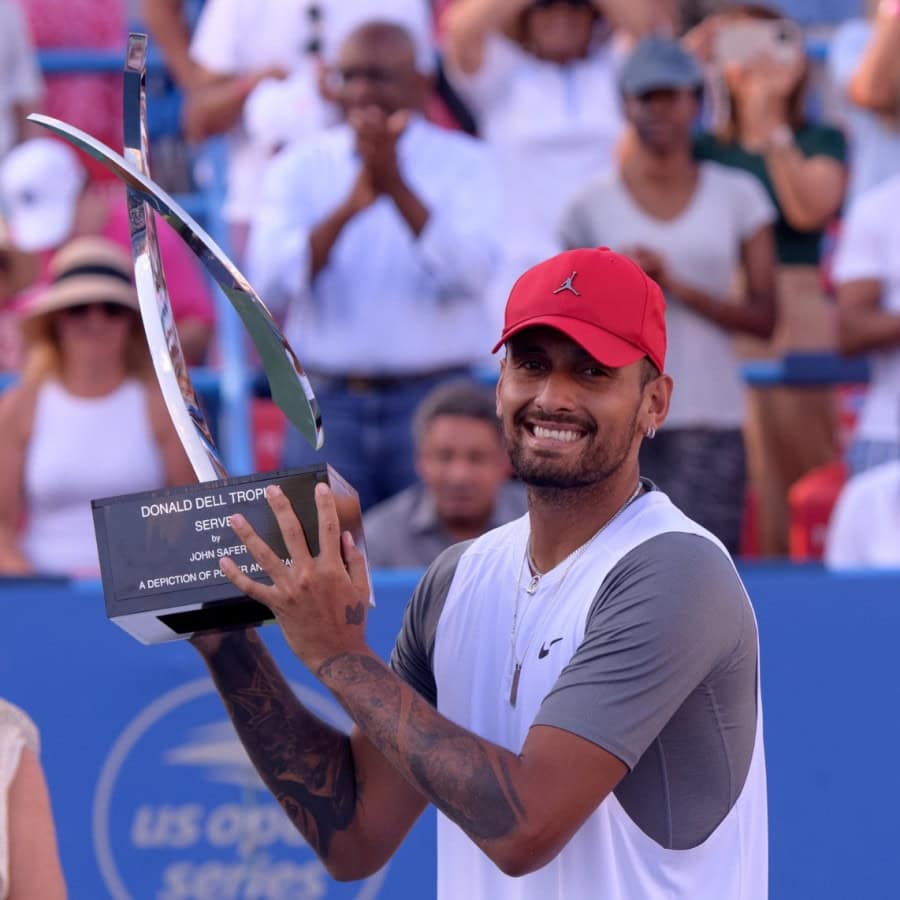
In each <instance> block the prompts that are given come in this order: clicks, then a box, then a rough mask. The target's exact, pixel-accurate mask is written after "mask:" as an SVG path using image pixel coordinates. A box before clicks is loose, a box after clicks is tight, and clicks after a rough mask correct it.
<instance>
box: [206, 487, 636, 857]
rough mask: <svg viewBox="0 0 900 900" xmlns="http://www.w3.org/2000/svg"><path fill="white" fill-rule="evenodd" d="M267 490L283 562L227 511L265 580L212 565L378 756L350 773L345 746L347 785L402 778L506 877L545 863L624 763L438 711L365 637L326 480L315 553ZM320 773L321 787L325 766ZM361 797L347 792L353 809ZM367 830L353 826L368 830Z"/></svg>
mask: <svg viewBox="0 0 900 900" xmlns="http://www.w3.org/2000/svg"><path fill="white" fill-rule="evenodd" d="M267 496H268V500H269V504H270V506H271V507H272V511H273V512H274V513H275V516H276V518H277V519H278V522H279V526H280V528H281V532H282V535H283V537H284V540H285V545H286V546H287V548H288V551H289V553H290V556H291V559H292V560H293V565H292V566H285V565H283V563H282V562H281V560H280V559H279V558H278V557H277V556H276V554H275V553H274V552H273V551H272V550H271V548H269V547H268V545H267V544H266V543H265V542H264V541H263V540H262V539H261V538H260V537H259V536H258V535H257V534H256V533H255V532H254V530H253V529H252V528H251V527H250V525H249V524H248V523H247V522H246V520H244V519H243V518H242V517H241V516H238V515H233V516H232V518H231V522H232V526H233V527H234V529H235V532H236V533H237V535H238V536H239V537H240V538H241V540H242V541H243V542H244V543H245V544H246V546H247V548H248V550H249V551H250V552H251V553H252V555H253V557H254V558H255V559H256V560H257V562H258V563H259V564H260V565H261V566H262V567H263V568H264V569H265V571H266V572H267V573H268V574H269V575H270V577H271V578H272V582H273V583H272V585H271V586H269V585H264V584H260V583H259V582H256V581H253V580H252V579H250V578H249V577H247V576H246V575H244V574H243V573H242V572H241V571H240V569H239V568H238V567H237V566H236V565H235V564H234V563H233V562H232V561H231V560H229V559H227V558H225V559H223V560H222V562H221V565H222V570H223V572H224V573H225V574H226V576H227V577H228V578H229V580H230V581H231V582H232V583H233V584H234V585H235V586H236V587H238V588H239V589H240V590H241V591H243V592H244V593H246V594H247V595H248V596H250V597H253V598H254V599H256V600H258V601H259V602H261V603H264V604H266V605H267V606H268V607H269V608H270V609H271V610H272V611H273V613H274V614H275V617H276V619H277V620H278V623H279V625H280V626H281V629H282V632H283V633H284V636H285V639H286V640H287V642H288V644H289V645H290V647H291V649H292V650H293V651H294V652H295V653H296V654H297V656H298V657H299V658H300V659H301V660H302V662H303V663H304V664H305V665H306V666H307V667H308V668H309V670H310V671H311V672H312V673H313V674H314V675H316V676H317V677H318V678H319V680H320V681H321V682H322V683H323V684H324V685H325V686H326V687H328V688H329V689H330V690H331V691H332V692H333V693H334V695H335V696H336V697H337V699H338V700H339V701H340V703H341V704H342V705H343V706H344V708H345V709H346V710H347V712H348V713H349V714H350V716H351V718H352V719H353V720H354V722H355V723H356V725H357V727H358V729H359V732H360V733H361V735H364V736H365V738H367V739H368V740H367V743H366V744H363V745H362V746H368V747H371V748H372V750H373V755H377V756H378V757H380V759H381V761H382V767H381V768H377V767H376V766H375V765H374V764H373V765H372V766H371V773H372V774H371V778H370V777H369V774H368V772H367V773H366V774H361V773H360V771H359V762H360V756H359V755H358V754H357V752H356V745H354V750H353V753H352V755H351V758H352V760H353V762H354V764H355V765H356V766H357V770H356V778H355V783H356V785H357V788H356V790H357V792H359V791H360V790H363V791H365V792H366V795H367V793H368V792H369V791H372V792H373V793H374V792H377V793H378V795H379V796H388V797H390V796H391V793H390V792H391V791H392V790H394V787H390V788H388V787H387V786H389V785H396V782H397V781H400V782H401V783H403V782H404V781H405V783H406V784H408V785H410V786H412V787H414V788H415V789H416V791H418V792H419V793H420V794H421V796H423V797H424V798H426V799H427V800H429V801H431V802H432V803H434V804H435V806H437V807H438V808H439V809H440V810H441V811H442V812H444V813H445V814H446V815H447V816H448V817H449V818H450V819H452V820H453V821H454V822H455V823H456V824H457V825H459V827H460V828H462V829H463V830H464V831H465V832H466V833H467V834H468V835H469V836H470V837H471V838H472V840H473V841H475V842H476V843H477V844H478V846H479V847H481V849H482V850H483V851H484V852H485V853H486V854H487V855H488V856H489V857H490V858H491V859H492V860H493V861H494V862H495V863H496V864H497V865H498V866H499V867H500V868H501V869H502V870H503V871H504V872H506V873H507V874H510V875H521V874H525V873H527V872H531V871H534V870H535V869H538V868H540V867H541V866H543V865H545V864H546V863H547V862H549V861H550V860H551V859H552V858H553V857H554V856H555V855H556V854H557V853H558V852H559V851H560V850H561V849H562V848H563V847H564V846H565V844H566V843H567V842H568V840H569V838H571V836H572V835H573V834H574V833H575V831H577V829H578V828H579V827H580V825H581V824H582V822H583V821H584V820H585V819H586V818H587V816H588V815H590V814H591V813H592V812H593V811H594V810H595V809H596V808H597V806H598V805H599V804H600V803H601V802H602V801H603V799H604V798H605V797H606V796H607V794H608V793H609V792H610V791H611V790H612V789H613V788H614V787H615V785H616V784H617V783H618V781H619V780H620V779H621V778H622V776H623V775H624V774H625V771H626V767H625V764H624V763H622V762H621V761H620V760H619V759H617V758H616V757H615V756H613V755H611V754H610V753H607V752H606V751H605V750H603V749H602V748H600V747H598V746H597V745H596V744H593V743H590V742H589V741H587V740H585V739H583V738H580V737H577V736H575V735H573V734H571V733H569V732H566V731H562V730H561V729H557V728H551V727H548V726H540V725H538V726H534V727H532V729H531V730H530V732H529V734H528V737H527V739H526V741H525V744H524V746H523V747H522V750H521V752H520V753H519V754H515V753H512V752H510V751H509V750H506V749H504V748H502V747H499V746H498V745H496V744H493V743H491V742H490V741H487V740H485V739H484V738H481V737H479V736H478V735H476V734H473V733H472V732H470V731H467V730H466V729H464V728H461V727H460V726H458V725H456V724H455V723H453V722H451V721H450V720H448V719H446V718H445V717H443V716H441V715H440V714H439V713H438V712H437V711H436V710H435V709H434V708H433V707H432V706H431V705H430V704H429V703H428V702H427V701H425V700H424V699H423V698H422V697H421V696H420V695H419V694H417V693H416V692H415V691H414V690H413V689H412V688H411V687H410V686H409V685H408V684H406V683H405V682H404V681H403V680H402V679H401V678H399V677H398V676H397V675H395V674H394V673H393V672H391V671H390V670H389V669H388V668H387V666H385V664H384V663H383V662H382V661H381V660H380V659H378V657H377V656H376V655H375V654H374V653H373V652H372V651H371V650H370V649H369V648H368V646H367V645H366V642H365V618H366V608H367V606H366V602H365V601H366V599H367V597H368V593H369V588H368V579H367V574H366V567H365V560H364V559H363V557H362V555H361V554H360V552H359V551H358V550H357V549H356V547H354V545H353V542H352V539H351V538H350V536H349V534H347V533H345V534H344V535H343V536H342V535H341V534H340V527H339V524H338V518H337V512H336V510H335V506H334V499H333V497H332V496H331V494H330V492H329V491H328V490H327V488H325V487H324V486H323V485H319V486H318V487H317V490H316V509H317V513H318V519H319V546H320V548H321V550H320V553H319V556H317V557H315V558H313V557H312V556H311V555H310V553H309V548H308V547H307V545H306V541H305V538H304V536H303V532H302V529H301V527H300V524H299V522H298V521H297V518H296V516H295V515H294V513H293V510H292V509H291V505H290V502H289V501H288V499H287V498H286V497H285V496H284V494H283V493H282V492H281V491H280V490H278V489H277V488H275V489H272V488H270V489H269V491H268V493H267ZM370 761H371V759H370ZM328 771H329V773H331V774H329V776H328V778H329V779H330V781H329V783H330V784H333V783H334V782H335V780H336V779H335V776H334V774H333V770H331V769H329V770H328ZM398 773H399V774H398ZM401 776H402V778H401ZM326 780H328V779H326ZM360 785H362V788H360ZM407 789H409V788H407ZM329 796H330V797H335V796H336V792H334V791H333V790H332V791H330V792H329ZM401 796H404V801H405V800H406V798H405V795H401ZM365 799H366V797H365V796H364V797H363V798H360V797H359V795H358V796H357V803H356V807H355V808H356V810H357V815H358V814H359V810H360V808H361V807H364V806H366V804H365V803H363V802H362V800H365ZM392 804H393V800H392V799H391V800H389V801H388V803H387V805H386V806H385V805H379V806H375V805H374V804H369V809H372V810H374V811H373V812H372V815H373V816H377V815H378V814H379V813H381V812H382V810H384V812H383V815H384V820H383V821H384V822H385V823H387V822H389V821H390V818H391V817H392V816H393V814H394V813H393V809H392ZM336 805H338V806H340V804H336ZM305 808H308V805H307V807H305ZM332 821H333V819H329V823H330V822H332ZM406 827H408V825H407V826H406ZM375 830H377V829H375V828H374V826H372V827H371V828H368V829H365V830H364V833H365V834H366V836H367V837H370V835H371V832H372V831H375ZM304 833H305V832H304ZM404 833H405V828H404ZM401 837H402V835H401ZM336 841H337V838H336V837H335V843H336ZM336 852H337V851H336V849H335V851H334V852H329V854H328V858H329V859H330V858H332V857H333V855H334V853H336Z"/></svg>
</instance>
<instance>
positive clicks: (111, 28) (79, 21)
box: [17, 0, 126, 181]
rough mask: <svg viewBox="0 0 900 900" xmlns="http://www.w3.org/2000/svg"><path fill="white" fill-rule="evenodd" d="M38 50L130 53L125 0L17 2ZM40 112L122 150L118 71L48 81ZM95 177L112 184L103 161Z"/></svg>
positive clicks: (94, 165)
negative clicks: (127, 47)
mask: <svg viewBox="0 0 900 900" xmlns="http://www.w3.org/2000/svg"><path fill="white" fill-rule="evenodd" d="M17 2H18V3H19V4H20V5H21V7H22V9H23V10H24V12H25V17H26V19H27V21H28V25H29V28H30V31H31V34H32V36H33V38H34V43H35V47H36V48H37V49H38V50H60V49H65V50H99V49H104V50H119V51H124V49H125V37H126V25H125V8H124V5H123V3H122V0H17ZM45 80H46V92H45V95H44V98H43V100H42V102H41V106H40V111H41V112H43V113H46V114H47V115H48V116H53V117H54V118H56V119H62V120H63V121H65V122H69V123H71V124H72V125H75V126H77V127H78V128H80V129H82V131H86V132H87V133H88V134H90V135H92V136H93V137H95V138H97V139H98V140H100V141H103V143H104V144H108V145H109V146H110V147H112V148H113V149H115V150H121V148H122V77H121V75H120V74H118V73H115V74H113V73H109V74H107V73H100V72H66V73H54V74H50V75H47V77H46V79H45ZM86 165H87V167H88V169H89V170H90V173H91V176H92V177H93V178H95V179H97V180H101V181H103V180H111V179H112V177H113V176H112V175H110V173H109V171H108V170H107V169H106V168H105V167H104V166H101V165H100V164H99V163H96V162H94V161H93V160H89V161H88V162H87V163H86Z"/></svg>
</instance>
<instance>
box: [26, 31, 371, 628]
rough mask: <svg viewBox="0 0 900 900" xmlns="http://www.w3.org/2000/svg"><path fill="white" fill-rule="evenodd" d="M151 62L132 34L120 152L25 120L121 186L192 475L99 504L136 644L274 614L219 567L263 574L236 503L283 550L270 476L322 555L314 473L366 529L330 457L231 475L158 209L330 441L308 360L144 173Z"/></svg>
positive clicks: (45, 121) (116, 593) (104, 539)
mask: <svg viewBox="0 0 900 900" xmlns="http://www.w3.org/2000/svg"><path fill="white" fill-rule="evenodd" d="M146 60H147V36H146V35H144V34H132V35H130V36H129V38H128V47H127V52H126V60H125V72H124V88H123V106H124V126H125V128H124V131H125V134H124V147H125V155H124V156H120V155H119V154H118V153H116V152H115V151H113V150H111V149H110V148H109V147H107V146H106V145H105V144H103V143H101V142H100V141H98V140H96V139H95V138H93V137H91V135H89V134H86V133H85V132H83V131H81V130H80V129H78V128H75V127H74V126H72V125H69V124H67V123H65V122H61V121H59V120H58V119H53V118H50V117H49V116H44V115H39V114H33V115H31V116H29V119H30V121H32V122H36V123H37V124H39V125H42V126H44V127H45V128H47V129H49V130H50V131H52V132H53V133H55V134H57V135H59V137H61V138H64V139H65V140H67V141H68V142H69V143H71V144H73V145H74V146H75V147H77V148H79V149H81V150H83V151H85V152H86V153H88V154H89V155H90V156H92V157H93V158H94V159H96V160H98V161H99V162H100V163H102V164H103V165H104V166H106V168H107V169H109V170H110V171H111V172H113V174H115V175H116V176H117V177H118V178H119V179H120V180H121V181H123V182H124V184H125V186H126V190H127V196H128V218H129V226H130V231H131V249H132V255H133V257H134V275H135V286H136V288H137V294H138V298H139V301H140V312H141V319H142V321H143V326H144V331H145V332H146V335H147V343H148V346H149V349H150V354H151V356H152V359H153V367H154V370H155V372H156V378H157V380H158V382H159V386H160V389H161V391H162V395H163V399H164V400H165V404H166V408H167V409H168V412H169V415H170V417H171V419H172V422H173V423H174V425H175V428H176V431H177V433H178V436H179V438H180V440H181V443H182V445H183V446H184V449H185V452H186V453H187V456H188V458H189V460H190V462H191V465H192V467H193V469H194V472H195V473H196V475H197V480H198V482H199V484H197V485H191V486H185V487H180V488H169V489H163V490H159V491H150V492H145V493H142V494H131V495H126V496H122V497H112V498H105V499H99V500H95V501H93V514H94V526H95V530H96V534H97V546H98V550H99V554H100V566H101V573H102V578H103V590H104V597H105V601H106V609H107V614H108V616H109V618H110V619H112V620H113V621H115V622H116V623H117V624H119V625H121V626H122V627H123V628H124V629H125V630H126V631H128V632H129V633H130V634H132V635H134V636H135V637H136V638H137V639H138V640H140V641H142V642H143V643H158V642H161V641H167V640H176V639H178V638H186V637H190V635H191V634H194V633H196V632H198V631H205V630H211V629H221V628H229V627H242V626H246V625H253V624H259V623H262V622H265V621H269V620H271V618H272V616H271V613H270V612H269V610H268V609H266V608H265V607H264V606H261V605H260V604H258V603H256V602H255V601H252V600H250V599H249V598H247V597H244V596H242V595H239V594H238V593H237V591H236V590H235V589H234V588H233V587H232V585H231V584H230V582H228V581H227V580H226V579H225V578H224V576H223V575H222V574H221V572H220V571H219V567H218V560H219V559H220V558H221V557H222V556H224V555H228V556H231V557H233V558H234V560H235V562H237V563H238V564H239V565H241V566H242V567H243V568H244V569H245V571H246V572H247V573H248V574H250V575H251V577H259V578H260V579H264V578H265V575H264V574H263V573H262V572H261V571H259V570H258V567H257V566H255V564H254V562H253V560H252V558H251V557H250V556H249V555H248V554H247V552H246V548H244V547H243V545H241V544H239V543H238V542H237V541H236V538H235V537H234V535H233V533H232V532H231V530H230V527H229V513H230V512H237V511H240V512H241V514H242V515H244V516H245V517H246V518H247V519H248V520H249V521H250V522H251V524H252V525H253V526H254V527H255V528H256V530H257V531H258V532H259V533H260V534H261V535H262V537H263V538H264V539H266V540H267V542H268V543H269V544H270V545H271V546H272V547H273V549H275V550H276V552H278V553H280V554H281V555H283V556H284V555H285V554H286V551H285V549H284V545H283V542H282V540H281V536H280V532H279V530H278V527H277V523H276V522H275V519H274V517H273V516H272V515H271V513H270V512H269V509H268V505H267V503H266V502H265V499H264V496H263V490H264V487H265V485H266V484H271V483H278V484H279V485H280V486H281V487H282V489H283V490H284V491H285V493H286V494H287V495H288V496H289V497H290V498H291V501H292V503H293V505H294V509H295V511H296V512H297V515H298V517H299V518H300V520H301V523H302V524H303V527H304V530H305V532H306V534H307V536H308V540H309V541H310V544H311V550H312V552H313V553H316V552H318V547H317V546H316V537H317V534H318V532H317V528H316V516H315V505H314V501H313V489H314V487H315V484H316V483H317V482H318V481H327V482H328V483H329V484H330V485H331V487H332V490H333V491H334V493H335V496H336V499H337V504H338V514H339V516H340V518H341V525H342V527H343V528H348V529H350V530H351V532H353V533H354V536H355V538H357V540H358V541H360V542H361V541H362V528H361V515H360V510H359V500H358V497H357V496H356V492H355V491H354V490H353V488H352V487H350V485H348V484H347V483H346V482H345V481H344V480H343V479H342V478H341V477H340V476H339V475H338V473H337V472H335V471H334V469H332V468H331V467H330V466H327V465H326V464H324V463H323V464H321V465H317V466H311V467H307V468H304V469H299V470H294V471H290V472H277V473H266V474H264V475H251V476H246V477H240V478H229V477H228V474H227V472H226V470H225V466H224V464H223V462H222V459H221V457H220V455H219V453H218V451H217V449H216V446H215V443H214V441H213V438H212V433H211V429H210V427H209V424H208V423H207V420H206V416H205V414H204V412H203V409H202V408H201V406H200V403H199V401H198V399H197V395H196V392H195V391H194V387H193V385H192V383H191V378H190V373H189V371H188V367H187V364H186V363H185V360H184V354H183V352H182V349H181V341H180V340H179V337H178V332H177V330H176V327H175V321H174V317H173V315H172V306H171V302H170V300H169V292H168V289H167V288H166V279H165V274H164V272H163V267H162V263H161V260H160V255H159V245H158V241H157V236H156V222H155V219H154V216H153V214H152V212H153V211H155V212H156V213H158V214H159V215H160V216H162V217H163V219H165V221H166V222H167V223H168V224H169V225H170V226H171V227H172V228H174V229H175V231H176V232H178V234H179V235H180V236H181V238H182V240H184V242H185V243H186V244H187V245H188V247H190V248H191V250H192V251H193V252H194V254H195V255H196V256H197V258H198V259H199V260H200V261H201V262H202V263H203V265H204V267H205V268H206V270H207V271H208V272H209V274H210V275H211V276H212V278H213V279H214V280H215V281H216V282H217V284H218V285H219V287H220V288H221V289H222V291H223V292H224V294H225V296H226V297H227V298H228V299H229V301H230V302H231V304H232V306H233V307H234V308H235V310H236V311H237V313H238V315H239V316H240V319H241V321H242V322H243V324H244V327H245V328H246V329H247V332H248V333H249V334H250V337H251V339H252V341H253V344H254V346H255V347H256V351H257V353H258V354H259V358H260V361H261V362H262V366H263V369H264V370H265V373H266V377H267V379H268V382H269V387H270V390H271V395H272V399H273V401H274V402H275V403H276V404H277V405H278V406H279V407H280V408H281V410H282V411H283V412H284V413H285V416H286V417H287V419H288V421H289V422H290V423H291V424H292V425H293V426H294V427H295V428H297V429H298V430H299V431H300V432H301V434H303V436H304V437H305V438H306V439H307V440H308V441H309V442H310V444H311V445H312V446H313V447H314V448H315V449H320V448H321V446H322V444H323V441H324V435H323V429H322V419H321V415H320V412H319V407H318V403H317V402H316V399H315V396H314V394H313V391H312V387H311V385H310V383H309V380H308V378H307V377H306V375H305V373H304V371H303V367H302V366H301V365H300V362H299V360H298V359H297V357H296V356H295V354H294V352H293V350H292V349H291V347H290V345H289V344H288V343H287V341H286V340H285V338H284V335H283V334H282V333H281V330H280V329H279V327H278V325H277V324H276V323H275V320H274V319H273V318H272V315H271V314H270V312H269V310H268V309H267V308H266V305H265V304H264V303H263V302H262V300H261V299H260V298H259V296H258V295H257V294H256V292H255V291H254V290H253V288H252V287H251V286H250V284H249V282H248V281H247V279H246V278H245V277H244V276H243V275H242V274H241V273H240V272H239V271H238V269H237V267H236V266H235V265H234V264H233V263H232V262H231V260H230V259H228V257H227V256H226V255H225V254H224V253H223V252H222V250H221V249H220V248H219V247H218V246H217V245H216V244H215V242H214V241H213V240H212V238H211V237H210V236H209V235H208V234H207V233H206V232H205V231H204V230H203V228H201V227H200V225H199V224H198V223H197V222H196V221H194V219H193V218H192V217H191V216H190V215H189V214H188V213H187V212H186V211H185V210H183V209H182V208H181V207H180V206H179V205H178V203H177V202H176V201H175V200H174V199H173V198H172V197H171V196H170V195H169V194H167V193H166V192H165V191H164V190H163V189H162V188H160V187H159V185H157V184H155V183H154V182H153V181H152V180H151V178H150V172H149V165H148V160H147V157H148V153H147V143H148V142H147V116H146V93H145V79H146ZM360 545H361V546H362V544H360Z"/></svg>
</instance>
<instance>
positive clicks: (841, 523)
mask: <svg viewBox="0 0 900 900" xmlns="http://www.w3.org/2000/svg"><path fill="white" fill-rule="evenodd" d="M897 535H900V460H891V461H890V462H886V463H882V464H881V465H879V466H874V467H872V468H871V469H866V471H864V472H861V473H860V474H858V475H855V476H853V477H852V478H851V479H850V480H849V481H848V482H847V483H846V484H845V485H844V488H843V490H842V491H841V494H840V496H839V497H838V501H837V503H836V504H835V507H834V512H833V513H832V516H831V521H830V522H829V525H828V537H827V540H826V543H825V565H826V566H828V568H829V569H835V570H846V569H897V568H900V540H897Z"/></svg>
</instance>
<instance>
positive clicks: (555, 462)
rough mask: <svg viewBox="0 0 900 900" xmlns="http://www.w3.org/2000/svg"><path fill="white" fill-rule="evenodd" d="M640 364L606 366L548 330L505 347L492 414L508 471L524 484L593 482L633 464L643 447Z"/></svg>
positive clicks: (532, 332) (523, 333)
mask: <svg viewBox="0 0 900 900" xmlns="http://www.w3.org/2000/svg"><path fill="white" fill-rule="evenodd" d="M641 371H642V362H641V361H640V360H638V361H637V362H635V363H632V364H630V365H627V366H621V367H619V368H612V367H609V366H604V365H603V364H602V363H601V362H598V361H597V360H596V359H594V358H593V357H592V356H590V354H588V353H587V351H585V350H584V349H583V348H582V347H581V346H580V345H579V344H577V343H576V342H575V341H573V340H571V339H570V338H568V337H566V336H565V335H564V334H562V332H559V331H557V330H555V329H553V328H546V327H536V328H528V329H525V330H523V331H521V332H519V333H518V334H515V335H513V336H512V337H511V338H510V339H509V341H508V342H507V344H506V359H504V360H503V361H502V363H501V375H500V381H499V383H498V386H497V412H498V415H500V417H501V419H502V421H503V431H504V436H505V439H506V444H507V449H508V451H509V456H510V460H511V462H512V465H513V468H514V469H515V471H516V473H517V474H518V476H519V478H521V479H522V481H523V482H525V484H527V485H529V486H531V487H537V488H542V487H543V488H556V489H568V488H579V487H586V486H588V485H593V484H597V483H598V482H601V481H604V480H606V479H607V478H609V477H611V476H612V475H614V474H615V473H616V472H618V471H619V470H620V469H621V468H622V466H623V465H634V464H635V461H636V458H637V451H638V446H639V444H640V436H641V435H640V431H641V428H640V424H639V413H640V408H641V402H642V398H643V388H642V379H641Z"/></svg>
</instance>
